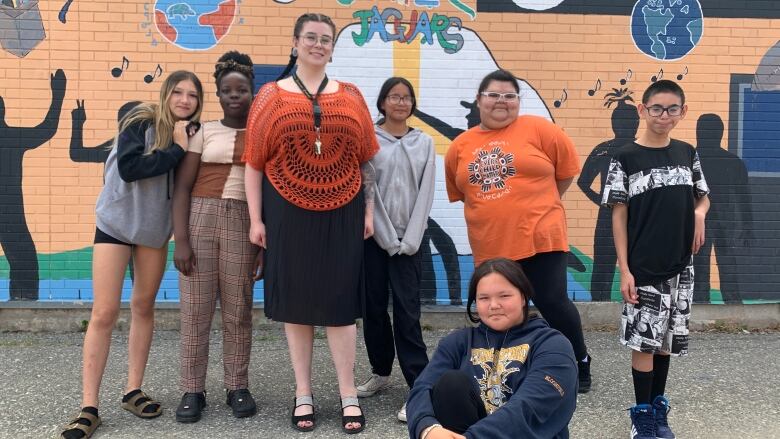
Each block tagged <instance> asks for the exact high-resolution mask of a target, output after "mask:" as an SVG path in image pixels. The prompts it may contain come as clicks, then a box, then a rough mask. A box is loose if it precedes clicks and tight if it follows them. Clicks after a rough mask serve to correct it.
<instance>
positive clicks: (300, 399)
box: [295, 395, 314, 408]
mask: <svg viewBox="0 0 780 439" xmlns="http://www.w3.org/2000/svg"><path fill="white" fill-rule="evenodd" d="M302 405H310V406H312V407H314V397H313V396H312V395H303V396H296V397H295V407H296V408H298V407H300V406H302Z"/></svg>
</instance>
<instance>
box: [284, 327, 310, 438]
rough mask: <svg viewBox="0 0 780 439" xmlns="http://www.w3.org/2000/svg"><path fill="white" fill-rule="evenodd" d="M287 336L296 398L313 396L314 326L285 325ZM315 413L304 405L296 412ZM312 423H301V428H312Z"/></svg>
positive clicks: (299, 424)
mask: <svg viewBox="0 0 780 439" xmlns="http://www.w3.org/2000/svg"><path fill="white" fill-rule="evenodd" d="M284 332H285V334H287V347H288V349H289V350H290V361H291V362H292V366H293V371H294V372H295V396H296V397H298V396H308V395H311V358H312V351H313V349H314V326H308V325H296V324H293V323H285V324H284ZM311 413H314V407H312V406H309V405H302V406H300V407H298V408H297V409H296V410H295V416H303V415H308V414H311ZM311 425H312V423H311V422H310V421H301V422H299V423H298V426H299V427H303V428H306V427H311Z"/></svg>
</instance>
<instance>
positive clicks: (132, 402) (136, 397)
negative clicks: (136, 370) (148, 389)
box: [127, 391, 157, 407]
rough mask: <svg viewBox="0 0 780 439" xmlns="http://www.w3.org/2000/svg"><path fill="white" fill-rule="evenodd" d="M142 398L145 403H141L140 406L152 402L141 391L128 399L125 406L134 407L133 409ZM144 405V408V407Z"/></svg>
mask: <svg viewBox="0 0 780 439" xmlns="http://www.w3.org/2000/svg"><path fill="white" fill-rule="evenodd" d="M142 398H145V399H146V400H147V401H144V402H142V403H141V405H143V404H145V403H147V402H149V401H152V398H149V396H148V395H147V394H146V393H144V392H143V391H140V392H138V393H136V394H135V395H133V397H132V398H130V399H128V400H127V404H130V405H131V406H134V407H135V406H138V405H139V404H137V402H138V400H139V399H142ZM153 404H157V403H156V402H154V403H153ZM146 405H148V404H146ZM146 405H144V407H146Z"/></svg>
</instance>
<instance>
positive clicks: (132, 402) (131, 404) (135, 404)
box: [122, 391, 162, 419]
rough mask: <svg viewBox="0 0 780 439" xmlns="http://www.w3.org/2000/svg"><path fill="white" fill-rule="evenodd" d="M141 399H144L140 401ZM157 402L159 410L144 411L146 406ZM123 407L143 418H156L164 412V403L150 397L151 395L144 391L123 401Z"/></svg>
mask: <svg viewBox="0 0 780 439" xmlns="http://www.w3.org/2000/svg"><path fill="white" fill-rule="evenodd" d="M139 400H142V401H141V402H139ZM155 404H156V405H157V410H155V411H153V412H144V409H145V408H146V407H149V406H150V405H155ZM122 408H123V409H125V410H127V411H128V412H130V413H132V414H134V415H136V416H138V417H139V418H143V419H151V418H156V417H158V416H160V415H161V414H162V405H161V404H160V403H159V402H157V401H155V400H153V399H152V398H150V397H149V395H147V394H146V393H144V392H143V391H140V392H138V393H136V394H135V395H134V396H133V397H132V398H130V399H128V400H127V401H126V402H123V403H122Z"/></svg>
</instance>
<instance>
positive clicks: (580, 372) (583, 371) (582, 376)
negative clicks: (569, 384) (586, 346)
mask: <svg viewBox="0 0 780 439" xmlns="http://www.w3.org/2000/svg"><path fill="white" fill-rule="evenodd" d="M585 358H586V360H587V361H577V378H578V380H579V386H578V387H577V393H588V392H590V382H591V380H590V363H591V362H592V361H593V358H592V357H591V356H590V354H589V355H587V356H586V357H585Z"/></svg>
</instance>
